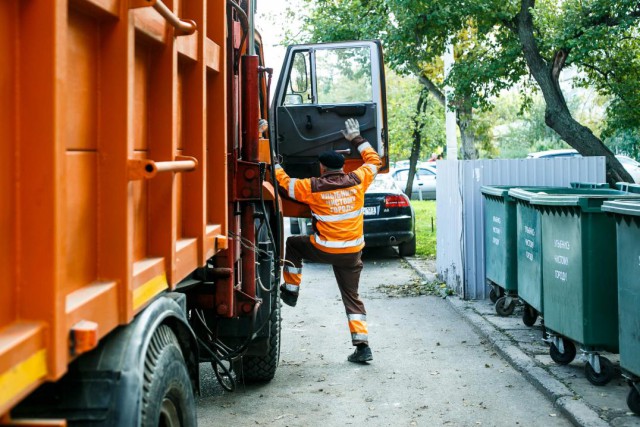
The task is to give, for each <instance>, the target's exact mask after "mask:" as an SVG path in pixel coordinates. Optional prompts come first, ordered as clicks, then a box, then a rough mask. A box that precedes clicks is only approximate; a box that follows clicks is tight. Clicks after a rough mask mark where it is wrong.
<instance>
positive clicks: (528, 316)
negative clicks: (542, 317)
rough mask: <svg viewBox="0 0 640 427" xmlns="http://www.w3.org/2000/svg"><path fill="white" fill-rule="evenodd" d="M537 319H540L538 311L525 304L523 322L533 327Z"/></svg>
mask: <svg viewBox="0 0 640 427" xmlns="http://www.w3.org/2000/svg"><path fill="white" fill-rule="evenodd" d="M536 320H538V311H537V310H536V309H535V308H533V307H531V306H530V305H529V304H525V306H524V311H523V312H522V323H524V324H525V325H526V326H529V327H531V326H533V325H535V324H536Z"/></svg>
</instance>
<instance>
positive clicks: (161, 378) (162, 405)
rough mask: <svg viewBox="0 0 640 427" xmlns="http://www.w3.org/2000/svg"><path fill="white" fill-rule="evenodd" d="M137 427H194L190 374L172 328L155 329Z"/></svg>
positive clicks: (148, 351)
mask: <svg viewBox="0 0 640 427" xmlns="http://www.w3.org/2000/svg"><path fill="white" fill-rule="evenodd" d="M140 420H141V423H140V425H141V426H143V427H157V426H159V425H163V426H183V427H185V426H186V427H191V426H195V425H196V423H197V421H196V404H195V400H194V396H193V387H192V385H191V378H189V371H188V370H187V365H186V363H185V360H184V357H183V356H182V350H181V349H180V344H179V343H178V339H177V338H176V335H175V334H174V333H173V331H172V330H171V328H169V327H168V326H166V325H161V326H160V327H158V329H156V331H155V332H154V334H153V336H152V337H151V342H150V343H149V347H148V348H147V354H146V355H145V361H144V375H143V385H142V405H141V408H140Z"/></svg>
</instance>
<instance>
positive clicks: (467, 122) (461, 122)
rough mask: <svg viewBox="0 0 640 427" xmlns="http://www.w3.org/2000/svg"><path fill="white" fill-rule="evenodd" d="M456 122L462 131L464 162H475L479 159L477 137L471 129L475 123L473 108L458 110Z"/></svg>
mask: <svg viewBox="0 0 640 427" xmlns="http://www.w3.org/2000/svg"><path fill="white" fill-rule="evenodd" d="M456 122H457V123H458V129H460V139H461V140H462V160H475V159H477V158H478V150H476V136H475V134H474V132H473V129H472V128H471V123H472V122H473V110H472V109H471V108H458V109H456Z"/></svg>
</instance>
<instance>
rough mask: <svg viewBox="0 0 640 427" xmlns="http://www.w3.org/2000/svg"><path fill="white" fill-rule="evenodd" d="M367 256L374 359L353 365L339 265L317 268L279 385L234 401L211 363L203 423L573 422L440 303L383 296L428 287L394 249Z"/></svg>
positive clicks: (309, 268) (291, 326) (286, 337)
mask: <svg viewBox="0 0 640 427" xmlns="http://www.w3.org/2000/svg"><path fill="white" fill-rule="evenodd" d="M365 258H366V259H365V269H364V272H363V275H362V278H361V284H360V290H361V295H362V296H363V298H364V301H365V304H366V306H367V311H368V319H367V320H368V324H369V333H370V344H371V347H372V349H373V353H374V354H373V356H374V361H373V362H372V363H370V364H369V365H356V364H352V363H349V362H347V360H346V358H347V355H348V354H349V353H350V352H351V351H352V347H351V342H350V335H349V332H348V328H347V321H346V316H345V313H344V307H343V305H342V302H341V300H340V297H339V292H338V288H337V285H336V283H335V278H334V276H333V273H332V271H331V268H330V267H329V266H326V265H321V264H310V263H307V264H305V266H304V271H303V274H304V278H303V282H302V287H301V294H300V299H299V301H298V306H297V307H295V308H291V307H288V306H285V307H284V309H283V332H282V349H281V358H280V366H279V368H278V372H277V373H276V377H275V378H274V380H272V381H271V382H270V383H268V384H263V385H246V386H242V385H241V386H240V387H239V390H238V391H236V392H235V393H227V392H223V391H222V389H221V388H220V387H219V386H218V385H217V383H216V380H215V378H214V377H213V373H212V371H211V369H210V368H209V367H208V366H206V365H202V374H201V381H202V391H203V393H202V396H200V398H199V399H198V422H199V425H201V426H256V425H258V426H260V425H262V426H323V427H326V426H343V425H354V426H361V425H368V426H439V425H446V426H515V425H523V426H568V425H571V424H570V422H569V421H568V420H566V419H565V418H563V416H562V415H561V414H560V412H559V411H558V410H557V409H556V408H554V407H553V405H552V404H551V403H550V402H549V401H548V400H547V399H546V398H545V397H544V396H543V395H542V394H541V393H539V392H538V391H537V390H536V389H534V388H533V387H532V386H531V385H530V384H529V383H528V382H527V381H526V379H525V378H524V377H523V376H522V375H521V374H519V373H518V372H517V371H515V370H514V369H513V368H512V367H511V366H510V365H509V364H508V363H507V362H505V361H504V360H503V359H502V358H501V357H500V356H499V355H498V354H496V353H495V351H494V350H493V349H492V348H490V347H489V345H488V344H487V343H486V342H484V341H483V340H482V338H481V337H480V336H478V335H477V333H476V332H474V331H473V329H472V328H471V327H470V326H469V325H468V324H467V323H465V322H464V321H463V320H462V319H461V318H460V317H459V316H458V315H457V314H456V313H455V311H453V309H452V308H451V307H450V306H449V305H448V303H447V302H446V301H444V300H443V299H442V298H440V297H438V296H417V297H416V296H413V297H411V296H407V297H393V298H392V297H389V296H388V292H383V291H381V289H382V288H381V286H383V287H385V289H387V290H389V289H392V290H393V289H394V287H395V286H398V287H401V286H403V285H411V284H413V283H416V281H418V278H417V276H416V275H415V273H414V272H413V270H412V269H411V268H409V267H408V266H406V265H404V264H403V263H402V261H401V260H400V258H399V257H398V255H397V253H396V252H395V251H394V250H392V249H379V250H371V251H368V252H366V253H365ZM390 287H391V288H390ZM399 289H400V288H399Z"/></svg>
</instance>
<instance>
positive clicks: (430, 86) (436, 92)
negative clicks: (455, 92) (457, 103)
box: [420, 76, 447, 108]
mask: <svg viewBox="0 0 640 427" xmlns="http://www.w3.org/2000/svg"><path fill="white" fill-rule="evenodd" d="M420 83H422V85H423V86H424V87H426V88H427V90H428V91H429V93H430V94H431V95H433V97H434V98H435V99H436V100H437V101H438V102H439V103H440V104H441V105H442V106H443V107H445V108H446V106H447V100H446V98H445V96H444V93H442V91H441V90H440V88H438V86H436V84H435V83H433V82H432V81H431V80H430V79H429V78H427V77H425V76H420Z"/></svg>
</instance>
